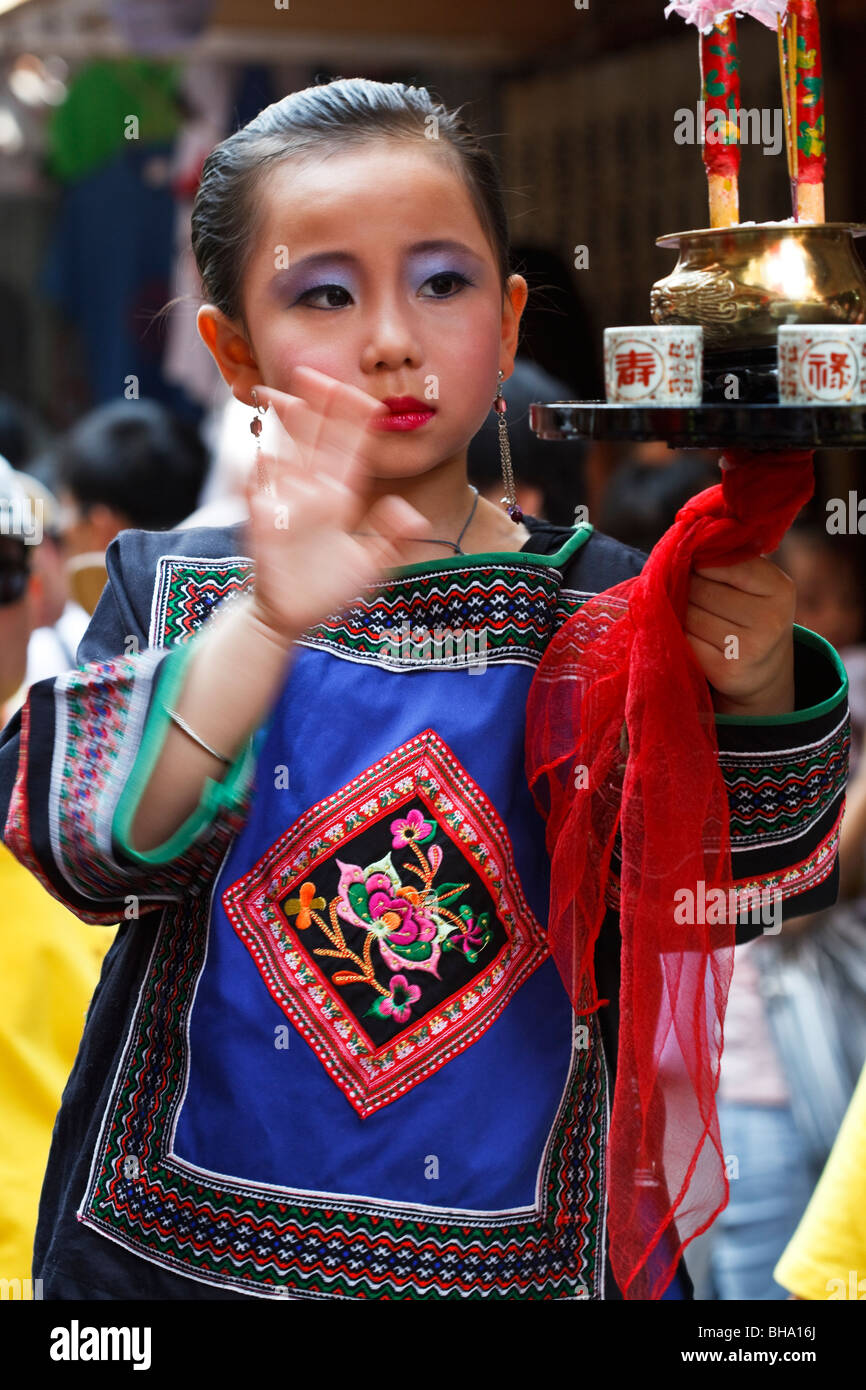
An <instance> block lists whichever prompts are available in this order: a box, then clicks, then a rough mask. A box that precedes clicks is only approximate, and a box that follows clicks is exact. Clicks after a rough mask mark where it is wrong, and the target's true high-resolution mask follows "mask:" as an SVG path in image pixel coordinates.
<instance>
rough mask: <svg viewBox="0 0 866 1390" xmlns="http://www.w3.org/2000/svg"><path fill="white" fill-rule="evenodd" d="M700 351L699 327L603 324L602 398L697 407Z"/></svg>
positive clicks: (701, 335) (701, 334)
mask: <svg viewBox="0 0 866 1390" xmlns="http://www.w3.org/2000/svg"><path fill="white" fill-rule="evenodd" d="M703 355H704V330H703V329H702V328H698V327H693V326H691V325H686V326H682V325H677V326H676V327H673V326H672V327H664V328H662V327H658V326H649V327H646V326H644V327H638V328H606V329H605V330H604V382H605V393H606V395H607V399H608V402H609V403H610V404H612V405H613V404H616V405H631V404H636V405H643V404H648V405H649V404H651V405H700V403H701V399H702V388H703V381H702V372H703Z"/></svg>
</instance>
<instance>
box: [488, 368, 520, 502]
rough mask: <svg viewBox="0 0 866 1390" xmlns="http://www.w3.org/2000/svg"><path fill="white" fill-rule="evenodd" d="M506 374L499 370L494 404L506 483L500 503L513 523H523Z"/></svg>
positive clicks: (503, 475) (503, 474)
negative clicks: (507, 413) (516, 486)
mask: <svg viewBox="0 0 866 1390" xmlns="http://www.w3.org/2000/svg"><path fill="white" fill-rule="evenodd" d="M504 375H505V373H504V372H503V370H502V368H501V367H500V368H499V384H498V386H497V387H496V399H495V401H494V402H493V409H494V410H495V411H496V414H497V416H498V417H499V418H498V421H497V423H498V425H499V455H500V458H501V459H502V477H503V481H504V483H505V494H506V495H505V496H504V497H501V498H500V499H499V500H500V502H503V503H505V505H506V507H507V508H508V515H509V516H510V517H511V520H512V521H516V522H518V523H519V522H521V521H522V520H523V512H522V511H521V510H520V508H519V507H518V505H517V498H516V496H515V494H514V470H513V469H512V467H511V445H510V443H509V440H508V425H507V424H506V423H505V397H504V396H503V394H502V378H503V377H504Z"/></svg>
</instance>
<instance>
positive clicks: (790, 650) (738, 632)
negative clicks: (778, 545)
mask: <svg viewBox="0 0 866 1390" xmlns="http://www.w3.org/2000/svg"><path fill="white" fill-rule="evenodd" d="M795 602H796V593H795V590H794V584H793V581H792V580H791V579H790V578H789V576H788V575H787V574H785V572H784V570H781V569H779V567H778V566H777V565H774V564H773V563H772V561H771V560H767V559H766V558H765V557H764V556H762V555H761V556H758V557H756V558H755V559H753V560H745V561H743V562H742V563H741V564H738V565H728V566H725V567H719V566H717V567H713V568H708V569H698V570H695V571H694V573H693V575H692V581H691V587H690V589H689V604H688V608H687V610H686V624H685V631H686V636H687V637H688V640H689V642H690V644H691V647H692V650H693V652H694V653H695V656H696V657H697V659H698V661H699V663H700V666H701V670H702V671H703V673H704V675H705V676H706V678H707V680H708V681H709V683H710V685H711V686H712V688H713V704H714V705H715V708H716V711H717V712H718V713H719V714H747V715H772V714H788V713H790V711H791V710H793V708H794V698H795V697H794V607H795Z"/></svg>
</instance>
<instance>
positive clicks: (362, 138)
mask: <svg viewBox="0 0 866 1390" xmlns="http://www.w3.org/2000/svg"><path fill="white" fill-rule="evenodd" d="M383 139H391V140H418V141H423V142H424V143H425V145H426V146H427V147H428V148H429V149H431V150H433V151H436V150H441V151H443V152H444V154H445V156H446V157H448V158H450V159H451V160H452V162H453V164H454V168H455V169H456V170H457V171H458V172H459V173H460V175H461V176H462V177H463V179H464V180H465V183H466V186H467V188H468V190H469V193H470V196H471V198H472V201H473V204H474V206H475V209H476V211H477V213H478V217H479V221H480V222H481V225H482V227H483V228H484V232H485V234H486V236H487V238H488V240H489V242H490V245H491V248H492V249H493V251H494V254H495V258H496V263H497V266H498V269H499V275H500V280H501V283H502V287H503V290H504V288H505V282H506V280H507V278H508V275H509V272H510V264H509V254H510V253H509V241H508V221H507V217H506V213H505V206H504V202H503V197H502V185H501V182H500V178H499V171H498V169H497V166H496V161H495V160H494V158H493V156H492V154H491V153H490V151H489V150H488V149H487V148H486V147H485V146H484V145H483V144H482V143H481V141H480V140H479V138H478V136H477V135H476V134H475V132H474V131H473V130H472V128H471V127H470V126H469V125H468V124H467V122H466V121H465V120H464V119H463V118H462V116H461V115H460V113H459V111H458V110H455V111H449V110H448V109H447V108H446V107H445V106H443V105H442V104H441V102H437V101H434V100H433V98H432V97H431V96H430V93H429V92H428V91H427V89H426V87H408V86H405V85H404V84H403V83H402V82H373V81H369V80H368V79H367V78H363V77H348V78H346V77H340V78H335V79H334V80H333V81H332V82H326V83H322V84H321V85H320V86H315V87H305V88H304V89H303V90H302V91H299V92H292V93H290V94H289V95H288V96H285V97H283V98H282V100H281V101H275V102H273V103H272V105H270V106H266V107H265V108H264V110H263V111H260V112H259V114H258V116H256V117H255V119H254V120H252V121H250V122H249V124H248V125H245V126H244V127H243V128H242V129H241V130H238V131H235V133H234V134H233V135H230V136H229V137H228V138H227V139H226V140H223V141H222V142H221V144H219V145H217V146H216V148H215V149H213V150H212V151H211V153H210V154H209V155H208V157H207V159H206V160H205V163H204V168H203V169H202V175H201V181H200V183H199V187H198V192H197V193H196V198H195V203H194V205H193V211H192V248H193V252H194V254H195V259H196V264H197V265H198V269H199V274H200V275H201V278H202V282H203V284H204V288H205V293H206V294H207V296H208V298H209V300H210V302H211V303H212V304H215V305H216V307H217V308H218V309H221V310H222V312H223V313H224V314H226V315H227V317H228V318H230V319H236V320H240V321H241V322H243V321H244V315H243V303H242V295H241V286H242V284H243V278H244V273H245V270H246V266H247V263H248V258H249V254H250V251H251V248H252V245H253V243H254V240H255V235H256V215H257V203H258V200H257V191H258V190H257V186H258V185H260V182H261V178H262V175H263V173H265V172H266V170H267V169H269V168H270V167H271V166H272V165H275V164H278V163H279V162H280V161H281V160H283V159H291V158H300V159H301V160H303V159H305V158H310V157H312V158H327V156H328V155H331V154H338V153H343V152H344V151H345V150H349V149H352V148H357V147H359V146H361V145H365V144H367V145H368V144H370V143H371V142H372V141H376V140H383Z"/></svg>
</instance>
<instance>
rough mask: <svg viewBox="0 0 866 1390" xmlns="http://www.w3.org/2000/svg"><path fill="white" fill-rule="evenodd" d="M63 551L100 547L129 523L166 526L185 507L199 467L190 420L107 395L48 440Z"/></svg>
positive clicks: (194, 495)
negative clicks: (52, 440)
mask: <svg viewBox="0 0 866 1390" xmlns="http://www.w3.org/2000/svg"><path fill="white" fill-rule="evenodd" d="M53 453H54V457H53V464H54V469H55V476H56V491H57V495H58V497H59V500H60V505H61V508H62V517H63V541H64V545H65V547H66V552H67V554H68V555H69V556H70V557H74V556H77V555H82V554H87V553H93V552H102V553H104V552H105V550H106V549H107V547H108V545H109V543H110V542H111V541H112V540H114V537H115V536H116V535H117V534H118V532H119V531H123V530H126V529H127V528H128V527H131V526H134V527H138V528H141V529H142V530H145V531H166V530H169V529H170V528H171V527H172V526H176V525H177V523H178V522H179V521H181V520H182V519H183V517H185V516H187V515H188V513H189V512H191V511H192V510H193V508H194V507H195V505H196V502H197V501H198V496H199V493H200V491H201V487H202V484H203V482H204V479H205V474H206V472H207V452H206V450H205V447H204V445H203V444H202V442H201V439H200V437H199V433H198V430H197V428H196V427H195V426H194V425H190V424H189V423H188V422H187V421H185V420H180V419H178V418H177V417H176V416H174V415H172V413H171V412H170V411H169V410H167V409H166V407H165V406H163V405H160V404H159V403H158V402H157V401H127V400H122V401H113V402H112V403H111V404H110V405H104V406H100V407H99V408H98V409H97V410H93V411H91V412H90V413H89V414H88V415H85V416H84V417H83V418H82V419H81V420H79V421H78V422H77V424H75V425H74V426H73V427H72V429H71V430H69V431H68V433H67V434H65V435H64V436H63V437H62V439H60V440H59V441H58V443H57V444H56V445H55V447H54V451H53Z"/></svg>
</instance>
